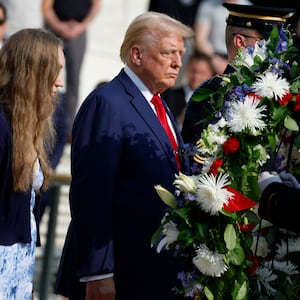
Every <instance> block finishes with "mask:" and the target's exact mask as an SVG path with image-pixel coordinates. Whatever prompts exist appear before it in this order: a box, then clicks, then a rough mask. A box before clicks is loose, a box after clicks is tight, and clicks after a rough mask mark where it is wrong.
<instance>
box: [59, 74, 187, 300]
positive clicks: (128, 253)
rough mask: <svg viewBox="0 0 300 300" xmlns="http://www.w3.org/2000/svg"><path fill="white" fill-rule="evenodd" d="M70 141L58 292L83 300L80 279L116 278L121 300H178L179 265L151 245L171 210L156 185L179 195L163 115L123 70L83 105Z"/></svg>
mask: <svg viewBox="0 0 300 300" xmlns="http://www.w3.org/2000/svg"><path fill="white" fill-rule="evenodd" d="M170 118H171V120H172V123H173V125H174V129H175V131H176V134H177V139H178V141H179V144H182V139H181V136H180V134H179V132H178V130H177V129H176V125H175V121H174V118H173V117H172V116H171V114H170ZM72 140H73V142H72V150H71V173H72V182H71V186H70V208H71V217H72V220H71V224H70V227H69V230H68V235H67V239H66V242H65V246H64V251H63V255H62V259H61V263H60V268H59V272H58V278H57V287H56V292H58V293H60V294H62V295H65V296H68V297H70V298H71V299H72V297H75V296H76V297H77V298H76V299H84V286H82V287H80V286H78V281H79V278H80V277H83V276H91V275H97V274H106V273H110V272H113V273H114V278H115V282H116V288H117V299H120V300H121V299H130V300H135V299H136V300H142V299H143V300H146V299H155V298H153V297H154V294H155V295H156V296H157V295H160V296H158V298H157V299H164V300H168V299H174V298H173V292H172V291H171V289H172V287H173V286H174V285H175V282H176V277H177V271H178V270H179V269H178V266H177V265H176V263H175V259H174V258H173V257H171V255H170V254H159V255H158V254H157V253H156V252H155V249H151V247H150V241H151V236H152V235H153V233H154V232H155V230H156V229H157V227H158V226H159V225H160V222H161V218H162V217H163V215H164V210H165V209H166V206H165V204H164V203H163V201H162V200H161V199H160V198H159V197H158V195H157V194H156V191H155V189H154V186H155V185H157V184H161V185H162V186H164V187H165V188H167V189H169V190H171V191H173V190H174V186H173V180H174V178H175V177H174V176H175V173H178V169H177V165H176V160H175V157H174V155H173V152H172V148H171V145H170V142H169V139H168V137H167V135H166V133H165V131H164V129H163V128H162V126H161V124H160V122H159V120H158V118H157V116H156V115H155V113H154V111H153V110H152V108H151V107H150V105H149V103H148V102H147V100H146V99H145V98H144V96H143V95H142V94H141V92H140V91H139V90H138V88H137V87H136V86H135V84H134V83H133V82H132V81H131V79H130V78H129V77H128V76H127V75H126V73H125V72H124V71H123V70H122V71H121V72H120V74H119V75H117V76H116V77H115V78H114V79H113V80H112V81H111V82H109V83H107V84H105V85H104V86H102V87H99V88H97V89H96V90H94V91H93V92H92V93H91V94H90V95H89V96H88V97H87V99H86V100H85V101H84V103H83V104H82V106H81V108H80V110H79V112H78V114H77V116H76V118H75V122H74V126H73V137H72ZM145 257H147V258H148V259H146V261H145V259H144V258H145ZM151 287H152V288H151ZM132 291H135V295H132ZM157 293H159V294H157ZM80 294H81V297H79V295H80ZM127 294H130V296H128V298H127V296H126V295H127Z"/></svg>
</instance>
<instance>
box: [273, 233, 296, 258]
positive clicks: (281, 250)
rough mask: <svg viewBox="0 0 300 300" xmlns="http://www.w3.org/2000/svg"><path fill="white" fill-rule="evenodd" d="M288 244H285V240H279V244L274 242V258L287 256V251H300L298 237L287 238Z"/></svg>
mask: <svg viewBox="0 0 300 300" xmlns="http://www.w3.org/2000/svg"><path fill="white" fill-rule="evenodd" d="M288 243H289V244H288V246H287V244H286V241H284V240H281V241H280V244H276V247H277V249H276V253H277V254H276V256H275V257H276V258H277V259H282V258H284V257H286V256H287V254H288V253H287V251H288V252H289V253H293V252H300V238H295V239H289V241H288Z"/></svg>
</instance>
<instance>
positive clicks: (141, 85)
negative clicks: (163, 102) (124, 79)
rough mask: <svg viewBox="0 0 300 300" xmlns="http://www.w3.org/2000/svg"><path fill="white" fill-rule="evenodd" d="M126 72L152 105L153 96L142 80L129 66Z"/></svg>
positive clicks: (125, 68)
mask: <svg viewBox="0 0 300 300" xmlns="http://www.w3.org/2000/svg"><path fill="white" fill-rule="evenodd" d="M124 71H125V73H126V74H127V75H128V77H129V78H130V79H131V80H132V81H133V83H134V84H135V85H136V86H137V88H138V89H139V90H140V92H141V93H142V94H143V96H144V97H145V98H146V100H147V101H148V102H149V103H150V101H151V99H152V97H153V94H152V93H151V92H150V90H149V89H148V88H147V87H146V86H145V84H144V83H143V82H142V80H141V79H140V78H139V77H138V76H137V75H136V74H135V73H134V72H133V71H132V70H131V69H130V68H129V67H128V66H125V67H124Z"/></svg>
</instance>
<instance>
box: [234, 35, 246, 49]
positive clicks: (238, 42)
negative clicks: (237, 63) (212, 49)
mask: <svg viewBox="0 0 300 300" xmlns="http://www.w3.org/2000/svg"><path fill="white" fill-rule="evenodd" d="M233 44H234V46H235V47H236V48H237V49H246V48H247V45H246V42H245V38H244V37H243V36H242V35H241V34H235V35H234V36H233Z"/></svg>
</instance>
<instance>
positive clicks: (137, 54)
mask: <svg viewBox="0 0 300 300" xmlns="http://www.w3.org/2000/svg"><path fill="white" fill-rule="evenodd" d="M130 54H131V60H132V62H133V63H134V64H135V65H137V66H140V65H141V64H142V58H143V51H142V49H141V47H140V46H132V47H131V51H130Z"/></svg>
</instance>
